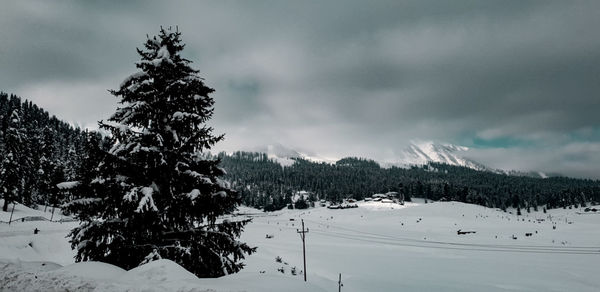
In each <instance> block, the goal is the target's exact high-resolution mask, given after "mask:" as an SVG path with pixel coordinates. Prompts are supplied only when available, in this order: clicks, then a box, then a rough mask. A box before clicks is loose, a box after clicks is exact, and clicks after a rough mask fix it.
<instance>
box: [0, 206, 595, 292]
mask: <svg viewBox="0 0 600 292" xmlns="http://www.w3.org/2000/svg"><path fill="white" fill-rule="evenodd" d="M580 211H581V210H579V209H558V210H550V211H548V213H547V214H544V213H542V212H532V213H526V212H524V214H523V215H522V216H516V215H513V214H509V213H504V212H502V211H499V210H496V209H490V208H484V207H481V206H475V205H469V204H463V203H457V202H436V203H429V204H424V203H423V202H422V201H420V202H415V203H407V204H406V205H405V206H400V205H397V204H386V203H380V202H359V208H355V209H344V210H330V209H327V208H321V207H319V208H314V209H309V210H282V211H278V212H273V213H263V212H261V211H259V210H255V209H251V208H246V207H242V208H240V210H239V214H238V216H240V217H248V216H249V217H252V218H253V222H252V223H251V224H249V225H248V226H247V228H246V231H245V232H244V233H243V235H242V240H245V241H247V242H248V243H250V244H251V245H254V246H258V251H257V253H255V254H253V255H251V256H249V257H248V258H247V259H246V260H245V262H246V264H247V267H246V268H245V269H244V270H243V271H242V272H240V273H238V274H235V275H230V276H226V277H222V278H219V279H197V278H195V277H193V275H190V274H189V273H187V271H185V270H182V269H181V267H179V266H178V265H176V264H175V263H173V262H170V261H167V260H161V261H157V262H153V263H151V264H148V265H145V266H142V267H139V268H137V269H134V270H131V271H121V270H118V269H119V268H117V267H114V266H110V265H106V264H102V263H78V264H74V265H73V264H71V265H69V264H70V263H72V255H73V252H72V251H70V248H69V245H68V242H67V239H66V238H64V236H65V235H66V234H67V232H68V229H69V228H72V226H74V224H76V223H63V224H60V223H51V222H46V223H44V224H49V225H47V226H43V227H38V228H39V229H41V230H42V231H41V232H40V234H38V235H33V232H31V234H16V233H15V232H17V231H19V230H22V231H23V232H25V231H28V230H30V229H31V230H33V228H35V227H33V226H34V225H33V224H35V222H19V223H18V224H13V225H11V226H10V227H8V226H7V225H6V224H1V225H0V237H1V241H0V259H1V260H0V266H3V268H1V269H0V273H2V274H3V276H4V277H5V278H6V279H8V281H6V282H5V283H4V284H1V285H0V287H1V288H3V289H5V290H6V289H8V290H12V288H15V287H16V288H27V287H34V288H36V287H37V288H39V287H40V285H42V284H43V285H45V286H44V287H48V286H49V285H50V286H51V285H63V286H64V285H67V286H68V287H71V288H77V287H84V286H85V287H91V288H93V289H96V291H164V290H172V291H177V290H178V291H207V290H209V289H212V290H213V291H283V290H285V291H337V288H338V284H337V281H338V277H339V274H340V273H341V274H342V282H343V284H344V286H343V289H342V291H598V290H599V289H600V279H599V278H598V277H597V276H596V274H597V273H596V269H597V268H598V266H599V264H598V263H599V261H600V228H599V227H600V214H589V213H584V214H577V213H578V212H580ZM538 219H539V221H538ZM301 220H304V223H305V226H306V227H307V228H308V229H309V232H308V233H307V234H306V251H307V255H306V261H307V270H308V273H307V278H308V279H307V280H308V282H307V283H304V282H303V276H302V275H301V270H303V267H302V242H301V240H300V236H299V234H298V233H297V229H298V228H300V222H301ZM542 220H543V221H542ZM36 226H37V225H36ZM40 226H41V225H40ZM51 226H54V227H51ZM554 226H556V228H554ZM459 229H460V230H462V231H475V232H476V233H469V234H465V235H458V234H457V230H459ZM61 230H62V231H61ZM526 233H531V234H532V235H531V236H525V234H526ZM266 235H270V236H269V237H271V238H267V236H266ZM513 238H516V239H513ZM27 242H33V246H34V247H35V248H33V247H28V245H27ZM43 246H45V247H43ZM277 257H280V258H281V263H279V262H276V260H275V259H276V258H277ZM24 261H26V262H24ZM32 261H37V263H36V262H32ZM40 261H45V262H53V263H56V264H51V263H48V264H46V265H45V266H41V263H40ZM57 264H58V265H57ZM61 266H65V267H61ZM292 267H296V270H297V272H298V273H297V275H295V276H294V275H292V274H291V269H292ZM115 269H117V270H115ZM42 270H43V271H42ZM278 270H283V271H284V273H281V272H280V271H278ZM32 273H33V274H32ZM31 275H37V276H38V279H40V280H38V279H36V278H35V277H33V278H32V277H31ZM52 279H54V280H52ZM57 279H58V280H57ZM36 281H37V282H36ZM2 285H4V286H2ZM10 285H13V286H10ZM69 285H70V286H69ZM86 285H87V286H86ZM25 290H27V289H25ZM30 290H31V289H30ZM42 290H43V289H42Z"/></svg>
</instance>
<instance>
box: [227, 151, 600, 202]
mask: <svg viewBox="0 0 600 292" xmlns="http://www.w3.org/2000/svg"><path fill="white" fill-rule="evenodd" d="M218 156H219V158H220V159H221V160H222V166H223V167H224V168H225V169H226V170H227V172H228V174H227V178H228V179H229V180H230V181H231V182H232V185H233V186H234V188H236V189H237V190H238V191H239V192H241V193H242V195H243V198H244V202H245V203H246V204H248V205H252V206H257V207H258V206H268V208H269V209H271V208H275V209H277V208H281V207H284V206H286V205H287V204H288V203H290V202H291V195H292V194H293V193H294V192H296V191H299V190H306V191H310V192H312V193H313V194H314V198H315V199H316V198H319V199H327V200H332V201H340V200H341V199H343V198H355V199H362V198H364V197H366V196H371V195H372V194H375V193H384V192H388V191H397V192H401V193H403V194H404V196H405V197H409V198H410V197H421V198H428V199H432V200H456V201H462V202H468V203H475V204H479V205H484V206H488V207H496V208H502V209H504V208H507V207H514V208H524V209H525V210H527V209H528V208H530V209H537V208H538V206H545V207H547V208H559V207H569V206H573V205H576V206H580V205H582V204H587V203H589V202H598V201H600V182H599V181H595V180H586V179H573V178H566V177H551V178H546V179H542V178H533V177H527V176H511V175H506V174H498V173H494V172H487V171H477V170H473V169H470V168H466V167H460V166H451V165H447V164H437V163H430V164H429V165H425V166H422V167H416V166H415V167H412V168H409V169H407V168H397V167H392V168H381V167H380V166H379V165H378V164H377V163H376V162H375V161H371V160H366V159H359V158H344V159H341V160H339V161H338V162H337V163H336V164H328V163H315V162H311V161H307V160H303V159H296V161H295V163H294V164H293V165H291V166H282V165H280V164H278V163H277V162H275V161H273V160H270V159H268V157H267V155H266V154H262V153H249V152H236V153H233V154H232V155H226V154H225V153H220V154H219V155H218Z"/></svg>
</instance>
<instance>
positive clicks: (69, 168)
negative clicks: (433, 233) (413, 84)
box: [0, 92, 600, 210]
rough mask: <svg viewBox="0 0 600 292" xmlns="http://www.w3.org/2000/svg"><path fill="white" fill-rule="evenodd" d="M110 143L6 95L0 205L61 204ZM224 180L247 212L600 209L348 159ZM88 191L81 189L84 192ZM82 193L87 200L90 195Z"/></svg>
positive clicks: (467, 174)
mask: <svg viewBox="0 0 600 292" xmlns="http://www.w3.org/2000/svg"><path fill="white" fill-rule="evenodd" d="M111 146H112V145H111V142H110V139H108V138H105V137H102V136H101V135H100V134H98V133H96V132H88V131H84V130H81V129H79V128H75V127H73V126H71V125H69V124H68V123H65V122H63V121H61V120H59V119H58V118H56V117H55V116H51V115H50V114H49V113H48V112H47V111H45V110H43V109H42V108H39V107H38V106H37V105H35V104H33V103H32V102H31V101H27V100H22V99H21V98H19V97H17V96H15V95H8V94H6V93H1V92H0V198H3V199H5V203H4V204H3V206H2V207H3V208H4V209H5V210H6V209H7V207H8V204H9V203H10V202H19V203H23V204H25V205H29V206H34V205H35V204H44V205H56V206H58V205H61V204H63V203H66V202H69V201H70V200H71V199H73V193H72V192H69V191H65V190H61V189H60V188H59V187H57V185H58V184H59V183H61V182H64V181H88V180H91V179H93V176H94V174H93V169H94V168H95V167H96V166H97V165H98V163H100V161H101V157H102V156H103V155H104V153H106V152H107V151H108V150H109V149H110V147H111ZM217 157H218V158H219V159H221V160H222V164H221V166H222V167H223V168H224V169H225V170H226V171H227V175H226V177H225V178H226V179H227V180H229V181H230V182H231V184H232V187H233V188H234V189H236V190H237V191H238V192H239V193H240V194H241V195H242V197H243V202H244V204H246V205H249V206H255V207H262V208H266V209H268V210H274V209H280V208H283V207H285V206H287V205H288V204H290V203H291V202H292V195H293V194H294V193H295V192H297V191H300V190H306V191H309V192H310V193H311V196H310V197H309V200H313V201H314V200H317V199H326V200H330V201H334V202H339V201H341V200H342V199H345V198H354V199H359V200H360V199H363V198H365V197H367V196H371V195H372V194H375V193H385V192H388V191H397V192H400V193H402V194H403V195H404V197H405V198H406V200H410V198H411V197H420V198H427V199H431V200H455V201H461V202H467V203H474V204H479V205H483V206H488V207H495V208H501V209H506V208H508V207H513V208H524V209H525V208H533V209H537V207H538V206H544V207H546V208H563V207H564V208H566V207H569V206H581V205H587V204H589V203H590V202H593V203H597V202H600V182H599V181H597V180H589V179H574V178H566V177H551V178H545V179H541V178H534V177H527V176H513V175H506V174H498V173H494V172H485V171H476V170H473V169H470V168H465V167H459V166H451V165H446V164H438V163H431V164H429V165H425V166H418V167H417V166H414V167H411V168H399V167H391V168H381V167H380V166H379V164H378V163H377V162H375V161H372V160H367V159H362V158H353V157H349V158H344V159H341V160H339V161H337V162H336V163H335V164H328V163H315V162H311V161H307V160H303V159H295V162H294V164H293V165H291V166H282V165H280V164H279V163H277V162H276V161H274V160H272V159H269V158H268V157H267V155H266V154H263V153H250V152H235V153H233V154H232V155H225V154H224V153H220V154H218V155H217ZM82 188H83V186H82ZM82 188H80V189H79V190H78V191H79V192H80V193H85V192H86V190H85V188H83V189H82Z"/></svg>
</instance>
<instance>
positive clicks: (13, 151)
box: [0, 108, 23, 212]
mask: <svg viewBox="0 0 600 292" xmlns="http://www.w3.org/2000/svg"><path fill="white" fill-rule="evenodd" d="M7 124H8V127H7V129H6V133H5V135H4V148H5V153H6V155H5V156H4V157H3V158H2V161H0V194H2V198H3V199H4V204H3V205H2V211H4V212H6V211H8V204H10V203H14V202H15V201H17V200H18V199H19V198H20V196H21V188H22V184H23V177H22V176H21V157H20V156H21V155H22V149H21V147H22V143H23V137H22V132H23V129H21V115H20V111H19V109H18V108H15V109H14V110H13V111H12V113H11V114H10V115H9V116H8V123H7Z"/></svg>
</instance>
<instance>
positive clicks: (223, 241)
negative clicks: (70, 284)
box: [67, 29, 255, 277]
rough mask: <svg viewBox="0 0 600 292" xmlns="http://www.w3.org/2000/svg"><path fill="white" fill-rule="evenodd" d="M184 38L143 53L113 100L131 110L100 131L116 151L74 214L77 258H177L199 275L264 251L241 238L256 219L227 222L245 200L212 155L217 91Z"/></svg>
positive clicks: (222, 270) (161, 39)
mask: <svg viewBox="0 0 600 292" xmlns="http://www.w3.org/2000/svg"><path fill="white" fill-rule="evenodd" d="M180 36H181V33H180V32H179V31H172V30H171V29H169V30H165V29H161V31H160V33H159V35H158V36H157V37H153V38H149V39H148V40H147V41H146V43H145V48H144V49H138V53H139V55H140V56H141V61H140V62H138V63H137V64H136V67H137V68H139V69H140V71H139V72H138V73H135V74H133V75H131V76H130V77H128V78H126V79H125V81H124V82H123V83H122V84H121V85H120V87H119V89H118V90H114V91H112V93H113V95H115V96H117V97H120V98H121V101H120V103H121V105H122V106H121V107H120V108H119V109H118V110H117V112H116V113H115V114H113V115H112V116H111V117H110V119H109V120H108V122H100V126H101V127H102V128H104V129H106V130H108V131H110V132H111V134H112V139H113V143H114V145H113V147H112V148H111V149H110V150H109V151H108V153H107V155H105V157H104V158H103V161H102V162H101V163H100V165H99V166H98V170H97V171H98V177H96V178H94V179H93V180H92V181H90V182H82V183H89V184H90V185H91V186H93V189H94V191H93V192H92V193H93V194H92V195H90V196H89V197H87V198H81V199H78V200H75V201H73V202H72V203H70V204H69V205H68V206H67V207H68V209H70V210H71V211H74V212H76V213H78V214H79V215H78V218H79V219H81V220H83V222H82V224H81V225H80V226H79V227H77V228H75V229H73V230H72V232H71V234H70V235H71V243H72V247H73V248H77V255H76V260H77V261H86V260H97V261H104V262H108V263H112V264H115V265H118V266H120V267H123V268H126V269H130V268H134V267H136V266H138V265H140V264H141V263H144V262H147V261H149V260H152V259H156V258H167V259H171V260H173V261H175V262H177V263H179V264H180V265H182V266H183V267H185V268H186V269H188V270H189V271H191V272H193V273H194V274H196V275H197V276H199V277H217V276H222V275H224V274H228V273H234V272H238V271H239V270H240V269H241V268H242V267H243V263H241V262H240V260H241V259H243V258H244V256H245V254H250V253H252V252H254V251H255V248H251V247H249V246H248V245H247V244H245V243H243V242H240V241H238V240H237V239H236V238H237V237H239V235H240V233H241V232H242V230H243V227H244V225H246V224H247V223H248V222H249V220H242V221H230V220H227V219H221V218H222V216H223V215H226V214H228V213H231V212H232V211H233V210H234V208H235V206H236V205H238V204H239V203H240V202H241V198H240V196H239V195H238V194H237V193H236V192H235V191H233V190H232V189H230V187H229V184H228V183H227V182H226V181H224V180H222V179H220V178H219V177H220V176H222V175H224V174H225V171H224V170H223V169H222V168H220V167H219V162H220V160H218V159H216V160H215V159H210V158H207V156H206V155H203V154H202V152H203V151H205V150H208V149H210V148H211V147H212V146H213V145H214V144H215V143H217V142H219V141H220V140H222V139H223V136H222V135H221V136H215V135H213V134H212V130H213V129H212V128H211V127H208V126H206V122H207V121H208V120H209V119H210V118H211V117H212V114H213V104H214V100H213V98H212V97H210V96H209V94H210V93H212V92H213V91H214V90H213V89H212V88H209V87H207V86H206V85H205V84H204V81H203V79H202V78H201V77H200V76H199V75H198V72H199V71H197V70H195V69H192V68H191V67H190V63H191V61H189V60H186V59H184V58H182V57H181V56H180V52H181V51H182V49H183V47H184V45H183V44H182V43H181V39H180Z"/></svg>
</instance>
